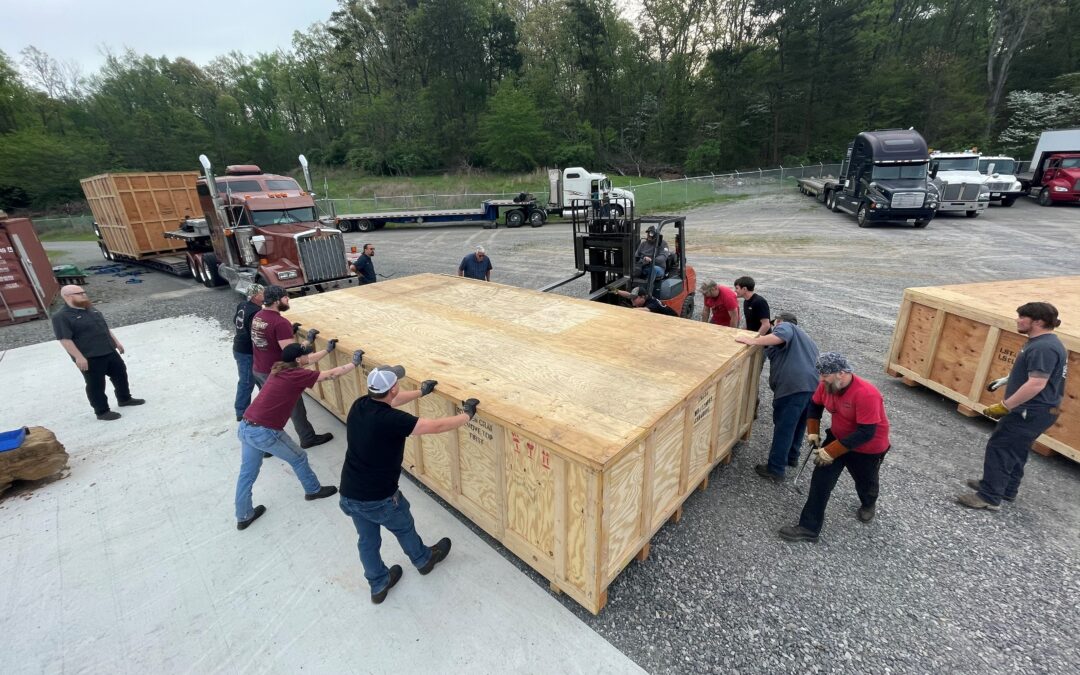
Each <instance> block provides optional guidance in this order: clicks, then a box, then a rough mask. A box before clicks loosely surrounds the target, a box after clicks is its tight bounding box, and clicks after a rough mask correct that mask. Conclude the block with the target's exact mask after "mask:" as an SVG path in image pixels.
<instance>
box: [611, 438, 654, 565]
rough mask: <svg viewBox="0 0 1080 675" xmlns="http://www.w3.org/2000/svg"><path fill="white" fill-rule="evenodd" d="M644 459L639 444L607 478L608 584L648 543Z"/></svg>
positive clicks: (612, 469) (643, 452) (612, 467)
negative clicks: (644, 522)
mask: <svg viewBox="0 0 1080 675" xmlns="http://www.w3.org/2000/svg"><path fill="white" fill-rule="evenodd" d="M644 455H645V451H644V448H643V447H642V446H641V445H640V444H638V447H637V448H635V449H634V450H633V451H631V452H629V453H627V454H626V455H624V456H623V457H622V458H621V459H620V460H619V461H618V463H616V464H615V465H613V466H611V467H609V468H608V469H607V470H606V471H604V474H603V495H604V508H603V518H604V528H603V540H604V548H603V550H604V572H605V575H606V576H605V578H606V579H608V580H610V579H614V578H615V577H616V576H617V575H618V574H619V572H620V571H621V570H622V568H623V567H624V566H625V565H626V562H627V561H628V560H629V559H630V558H631V557H633V556H634V554H636V553H637V552H638V550H639V549H640V548H641V546H642V545H643V543H644V541H643V533H642V532H641V499H642V487H643V484H642V481H643V474H644V466H645V461H644ZM605 585H606V584H605Z"/></svg>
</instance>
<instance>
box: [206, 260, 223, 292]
mask: <svg viewBox="0 0 1080 675" xmlns="http://www.w3.org/2000/svg"><path fill="white" fill-rule="evenodd" d="M202 274H203V286H206V287H207V288H217V287H218V286H224V285H225V283H226V282H225V280H224V279H222V278H221V275H220V274H218V259H217V256H216V255H214V254H213V253H204V254H203V255H202Z"/></svg>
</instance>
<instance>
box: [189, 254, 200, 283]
mask: <svg viewBox="0 0 1080 675" xmlns="http://www.w3.org/2000/svg"><path fill="white" fill-rule="evenodd" d="M186 257H187V264H188V269H189V270H191V276H192V277H194V278H195V281H198V282H199V283H200V284H201V283H202V280H203V278H202V256H201V255H199V254H198V253H191V252H189V253H188V254H187V256H186Z"/></svg>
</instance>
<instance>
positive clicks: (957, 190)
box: [941, 183, 979, 202]
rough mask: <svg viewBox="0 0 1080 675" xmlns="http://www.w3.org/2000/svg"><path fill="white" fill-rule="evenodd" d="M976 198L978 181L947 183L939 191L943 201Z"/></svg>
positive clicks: (969, 200) (970, 200)
mask: <svg viewBox="0 0 1080 675" xmlns="http://www.w3.org/2000/svg"><path fill="white" fill-rule="evenodd" d="M978 198H979V184H978V183H948V184H946V185H945V188H944V189H943V190H942V192H941V200H942V201H944V202H973V201H975V200H976V199H978Z"/></svg>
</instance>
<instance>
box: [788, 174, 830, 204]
mask: <svg viewBox="0 0 1080 675" xmlns="http://www.w3.org/2000/svg"><path fill="white" fill-rule="evenodd" d="M798 183H799V192H801V193H803V194H804V195H810V196H811V197H817V200H818V201H819V202H821V203H822V204H824V203H825V191H826V190H827V189H830V190H835V189H836V188H837V186H838V185H839V180H838V179H837V178H835V177H833V176H825V177H823V178H800V179H799V181H798Z"/></svg>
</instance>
